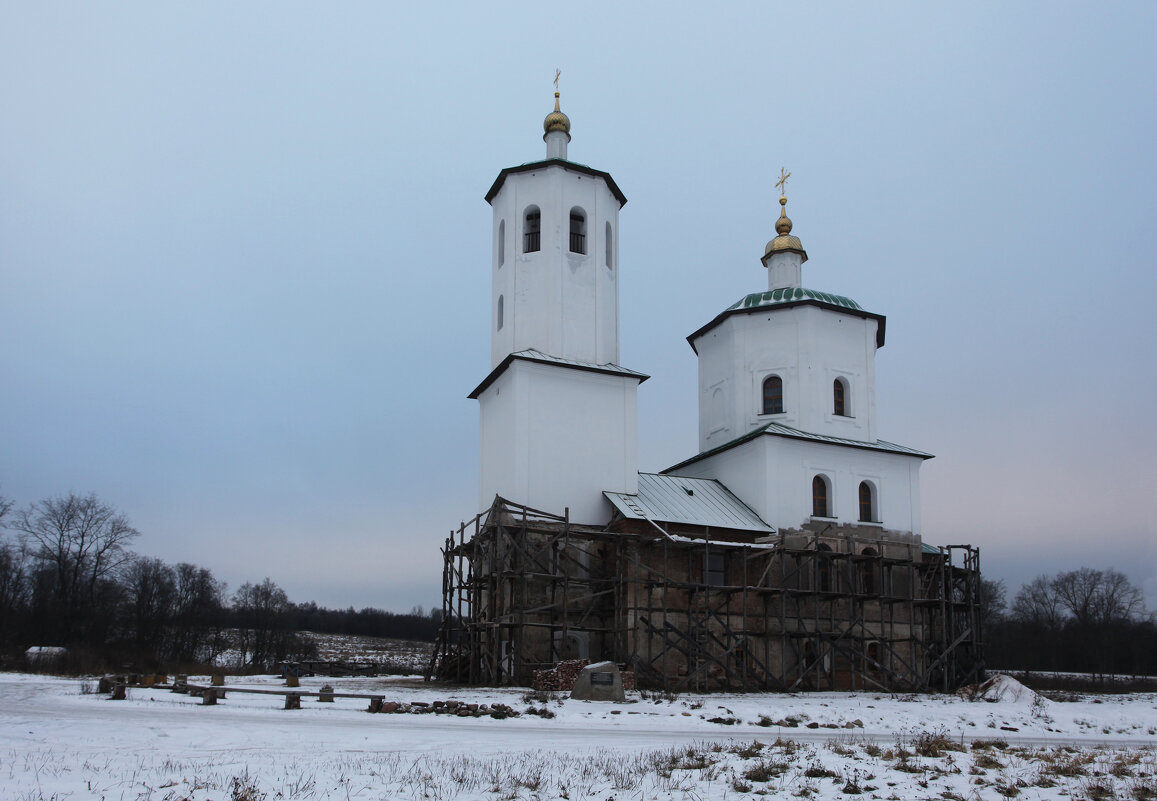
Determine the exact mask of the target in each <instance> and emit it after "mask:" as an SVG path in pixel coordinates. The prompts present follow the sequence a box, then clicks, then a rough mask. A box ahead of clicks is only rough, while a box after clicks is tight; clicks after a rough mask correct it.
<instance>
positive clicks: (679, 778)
mask: <svg viewBox="0 0 1157 801" xmlns="http://www.w3.org/2000/svg"><path fill="white" fill-rule="evenodd" d="M198 681H200V682H202V683H207V682H208V680H207V677H190V682H191V683H196V682H198ZM327 681H331V682H332V683H333V684H334V686H335V688H336V689H337V691H338V692H356V693H372V694H377V693H380V694H381V695H383V696H384V697H385V699H386V701H387V702H396V703H399V704H401V705H402V706H401V709H402V710H406V709H419V710H421V709H433V706H432V703H433V702H434V701H450V700H457V701H461V702H464V703H476V704H491V705H493V704H495V703H500V704H506V705H508V706H510V707H513V708H514V709H515V710H518V711H519V712H520V713H522V714H520V715H518V716H516V717H507V718H504V719H496V718H492V717H488V716H487V717H457V716H453V715H444V714H433V713H431V712H426V713H423V714H417V713H414V712H410V713H409V714H403V713H397V712H396V713H392V714H386V713H380V714H368V713H367V712H366V706H367V702H366V701H365V700H357V699H342V698H339V699H337V700H336V701H335V702H334V703H321V702H318V701H317V699H316V698H308V697H307V698H304V699H303V700H302V704H301V709H300V710H286V709H283V708H282V706H283V699H282V698H281V697H279V696H275V695H249V694H241V693H230V694H228V696H227V698H226V699H225V700H223V701H221V702H220V703H219V704H218V705H216V706H202V705H201V702H200V700H199V699H197V698H192V697H190V696H188V695H181V694H174V693H170V692H168V691H166V690H155V689H130V690H129V691H128V699H127V700H125V701H112V700H109V698H108V697H106V696H103V695H97V694H95V693H93V692H91V691H92V689H93V688H94V687H95V681H93V682H82V681H80V680H77V679H61V678H53V677H46V676H39V675H24V674H0V799H2V800H3V801H9V799H13V800H15V801H24V800H25V799H27V800H28V801H41V800H44V801H47V800H48V799H105V800H106V801H112V800H113V799H117V800H118V801H119V800H121V799H124V800H126V801H127V800H128V799H134V800H137V799H150V800H155V801H162V800H164V801H182V800H188V801H209V800H210V799H211V800H212V801H256V800H257V799H267V800H268V801H274V800H275V799H511V800H513V799H556V798H562V799H575V801H578V800H579V799H597V800H598V801H626V800H627V799H639V801H647V800H648V799H691V800H692V801H695V800H700V801H701V800H703V799H724V798H727V799H739V798H750V797H754V796H767V797H775V798H792V797H798V798H813V799H834V798H841V799H849V798H880V799H905V801H906V800H907V799H924V798H928V799H969V800H970V801H971V800H972V799H1006V798H1019V799H1060V798H1065V799H1084V798H1088V799H1112V798H1119V799H1137V800H1138V801H1140V800H1142V799H1157V750H1154V746H1155V743H1157V694H1134V695H1118V696H1079V697H1077V698H1076V700H1071V701H1066V702H1057V701H1048V700H1046V699H1043V698H1041V697H1039V696H1037V695H1035V694H1034V693H1032V692H1031V691H1030V690H1027V689H1026V688H1024V687H1022V686H1021V685H1019V684H1017V683H1016V682H1015V681H1012V680H1006V679H1001V680H998V681H997V682H996V683H995V685H994V686H993V687H991V688H990V689H989V690H988V692H987V693H986V697H982V698H977V699H975V700H968V699H966V698H961V697H956V696H913V695H888V694H872V693H855V694H837V693H810V694H793V695H772V694H767V695H758V694H744V695H740V694H727V695H689V694H684V695H680V696H677V697H676V696H666V697H658V696H654V697H652V696H650V695H649V694H648V695H647V697H645V698H641V697H640V695H639V694H638V693H629V694H628V702H627V703H625V704H612V703H591V702H581V701H572V700H569V699H564V698H561V697H546V696H544V695H542V694H531V693H529V692H528V691H526V690H520V689H509V690H461V689H450V688H446V687H442V686H438V685H423V684H422V683H421V682H420V681H418V680H415V679H413V678H410V679H398V678H389V679H384V678H348V679H336V680H327V679H322V678H316V679H313V678H309V679H302V688H301V689H303V690H307V691H310V690H313V691H316V690H317V689H319V688H320V687H321V685H322V684H324V683H326V682H327ZM229 685H230V686H238V687H241V686H244V687H251V688H266V689H276V688H280V687H281V686H282V682H281V681H279V680H278V679H276V678H273V677H244V679H240V678H233V677H231V678H230V679H229ZM86 691H88V692H86ZM415 702H418V703H419V704H421V703H423V702H424V703H427V704H431V706H428V707H421V706H412V705H413V704H414V703H415ZM528 710H533V711H528Z"/></svg>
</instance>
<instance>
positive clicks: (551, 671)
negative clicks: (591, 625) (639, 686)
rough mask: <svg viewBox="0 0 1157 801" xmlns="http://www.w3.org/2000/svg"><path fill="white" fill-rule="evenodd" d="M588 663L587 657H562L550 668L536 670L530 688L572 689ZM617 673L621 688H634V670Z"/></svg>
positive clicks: (627, 689)
mask: <svg viewBox="0 0 1157 801" xmlns="http://www.w3.org/2000/svg"><path fill="white" fill-rule="evenodd" d="M590 663H591V661H590V660H589V659H564V660H563V661H561V662H556V663H555V665H554V667H552V668H547V669H546V670H536V671H534V677H533V678H532V679H531V680H530V688H531V689H532V690H544V691H546V692H558V693H568V692H570V691H571V690H573V689H574V683H575V682H576V681H577V680H578V677H579V674H580V673H582V672H583V668H585V667H586V666H587V665H589V664H590ZM619 675H620V676H621V677H622V679H623V690H625V691H629V690H633V689H635V671H633V670H620V671H619Z"/></svg>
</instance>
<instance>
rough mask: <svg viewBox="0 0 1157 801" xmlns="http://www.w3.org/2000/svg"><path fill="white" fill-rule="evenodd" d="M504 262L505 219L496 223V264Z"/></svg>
mask: <svg viewBox="0 0 1157 801" xmlns="http://www.w3.org/2000/svg"><path fill="white" fill-rule="evenodd" d="M505 262H506V220H502V221H501V222H500V223H498V266H499V267H501V266H502V265H503V264H504V263H505Z"/></svg>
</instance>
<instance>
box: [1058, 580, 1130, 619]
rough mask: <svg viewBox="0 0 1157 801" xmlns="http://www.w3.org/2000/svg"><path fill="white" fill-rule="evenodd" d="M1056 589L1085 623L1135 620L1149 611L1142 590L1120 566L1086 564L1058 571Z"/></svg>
mask: <svg viewBox="0 0 1157 801" xmlns="http://www.w3.org/2000/svg"><path fill="white" fill-rule="evenodd" d="M1053 590H1054V592H1055V593H1056V595H1057V598H1058V599H1059V600H1060V602H1061V604H1062V606H1064V608H1065V609H1066V610H1067V611H1068V612H1069V614H1070V615H1072V616H1073V619H1074V620H1075V621H1076V622H1077V623H1079V624H1081V625H1085V626H1089V625H1107V624H1110V623H1124V622H1128V621H1135V620H1138V619H1139V618H1141V617H1142V616H1143V615H1144V614H1145V597H1144V595H1143V594H1142V592H1141V590H1140V589H1139V588H1137V587H1135V586H1134V585H1133V583H1132V582H1131V581H1129V577H1128V576H1126V575H1125V574H1124V573H1121V572H1120V571H1118V570H1113V569H1111V568H1110V569H1109V570H1095V569H1093V568H1090V567H1082V568H1079V569H1077V570H1069V571H1067V572H1064V573H1058V574H1057V577H1056V578H1055V579H1053Z"/></svg>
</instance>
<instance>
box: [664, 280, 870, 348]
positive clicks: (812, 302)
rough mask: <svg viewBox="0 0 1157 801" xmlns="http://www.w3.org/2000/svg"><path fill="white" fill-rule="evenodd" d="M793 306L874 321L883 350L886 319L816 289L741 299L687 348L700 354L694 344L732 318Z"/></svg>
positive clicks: (796, 288)
mask: <svg viewBox="0 0 1157 801" xmlns="http://www.w3.org/2000/svg"><path fill="white" fill-rule="evenodd" d="M794 306H819V307H821V308H827V309H832V310H834V311H837V312H846V313H847V314H854V315H855V316H857V317H862V318H864V319H865V320H875V321H876V323H877V325H876V347H877V348H882V347H884V326H885V324H886V323H887V320H886V319H885V318H884V315H882V314H876V313H875V312H870V311H867V310H865V309H864V307H863V306H861V305H860V304H858V303H856V302H855V301H854V300H852V299H851V298H847V297H844V296H843V295H833V294H832V293H831V292H820V291H819V290H816V289H804V288H803V287H799V286H789V287H784V288H783V289H772V290H770V291H768V292H753V293H752V294H750V295H747V296H746V297H744V298H741V299H740V300H739V301H738V302H737V303H732V304H731V305H730V306H728V307H727V308H726V309H724V310H723V311H721V312H720V313H719V314H718V315H716V317H715V319H714V320H712V321H711V322H709V323H708V324H707V325H705V326H703V327H702V328H700V329H699V330H698V331H696V332H695V333H693V334H691V336H689V337H687V344H689V345H690V346H691V349H692V350H694V351H695V352H696V353H698V352H699V349H698V348H696V347H695V340H696V339H698V338H699V337H701V336H703V335H704V334H706V333H707V332H708V331H710V330H711V329H712V328H714V327H715V326H717V325H719V324H720V323H722V322H723V321H724V320H726V319H727V318H728V317H730V316H731V315H733V314H759V313H760V310H761V309H767V310H768V311H774V310H777V309H789V308H792V307H794Z"/></svg>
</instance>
